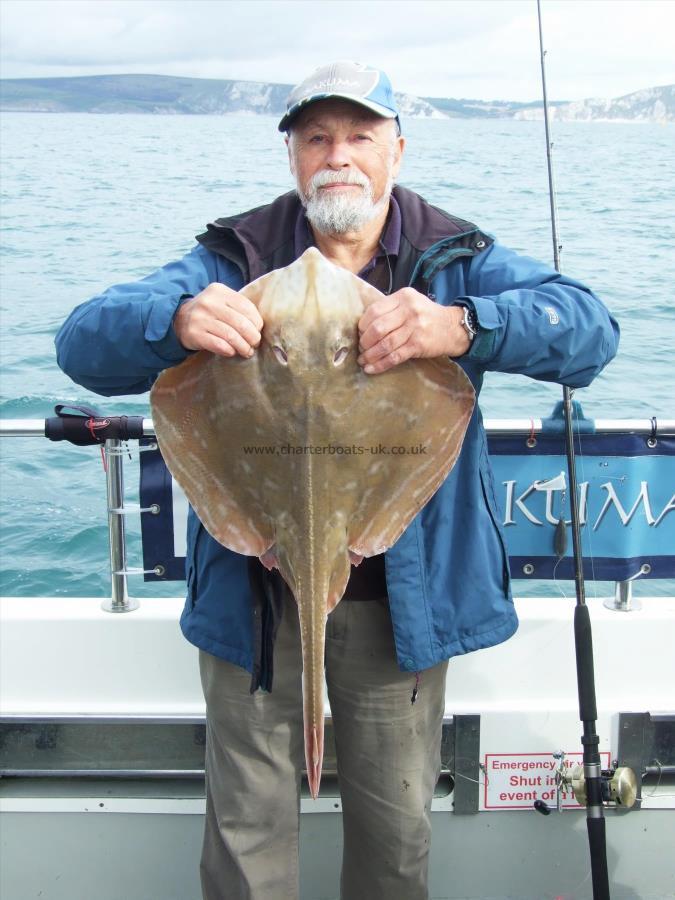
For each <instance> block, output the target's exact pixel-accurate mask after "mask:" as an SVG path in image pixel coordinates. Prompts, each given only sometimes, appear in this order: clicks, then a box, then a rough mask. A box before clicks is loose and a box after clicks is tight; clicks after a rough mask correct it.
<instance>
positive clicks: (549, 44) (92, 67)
mask: <svg viewBox="0 0 675 900" xmlns="http://www.w3.org/2000/svg"><path fill="white" fill-rule="evenodd" d="M542 14H543V25H544V39H545V46H546V49H547V57H546V59H547V62H546V71H547V83H548V91H549V97H550V99H559V100H580V99H585V98H589V97H619V96H623V95H624V94H628V93H631V92H632V91H636V90H640V89H642V88H647V87H653V86H656V85H663V84H672V83H673V82H675V52H674V50H673V34H675V0H542ZM336 59H355V60H358V61H360V62H364V63H369V64H370V65H375V66H378V67H380V68H383V69H384V70H385V71H386V72H387V73H388V75H389V76H390V78H391V80H392V82H393V83H394V88H395V89H396V90H398V91H404V92H406V93H411V94H416V95H418V96H428V97H458V98H459V97H462V98H472V99H479V100H517V101H531V100H538V99H539V97H540V91H541V88H540V80H539V79H540V69H539V66H540V62H539V45H538V33H537V10H536V0H0V76H2V77H3V78H27V77H31V78H33V77H47V76H64V75H70V76H72V75H97V74H107V73H138V72H142V73H151V74H160V75H181V76H192V77H198V78H234V79H244V80H252V81H272V82H281V83H285V84H294V83H297V82H299V81H301V80H302V79H303V78H305V77H306V76H307V75H308V74H309V73H310V72H311V71H312V70H313V69H314V68H316V67H317V66H319V65H322V64H324V63H326V62H332V61H333V60H336Z"/></svg>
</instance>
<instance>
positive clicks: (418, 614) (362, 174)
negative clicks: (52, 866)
mask: <svg viewBox="0 0 675 900" xmlns="http://www.w3.org/2000/svg"><path fill="white" fill-rule="evenodd" d="M279 128H280V130H281V131H285V132H286V133H287V137H286V143H287V145H288V155H289V160H290V167H291V172H292V173H293V175H294V176H295V180H296V186H297V191H294V192H292V193H290V194H286V195H284V196H282V197H279V198H278V199H277V200H275V201H274V202H273V203H271V204H269V205H267V206H263V207H259V208H258V209H255V210H252V211H249V212H246V213H243V214H240V215H235V216H231V217H229V218H225V219H218V220H217V221H216V222H215V223H213V224H212V225H210V226H209V227H208V230H207V231H206V232H205V233H204V234H201V235H200V236H199V237H198V238H197V240H198V242H199V243H198V245H197V246H196V247H195V248H194V249H193V250H192V251H191V252H190V253H188V254H187V255H186V256H185V257H184V258H183V259H182V260H180V261H178V262H174V263H170V264H169V265H167V266H164V267H163V268H162V269H159V270H158V271H157V272H155V273H154V274H152V275H149V276H148V277H147V278H145V279H144V280H142V281H140V282H138V283H135V284H126V285H120V286H117V287H113V288H111V289H110V290H108V291H106V292H105V293H104V294H102V295H101V296H99V297H95V298H94V299H93V300H91V301H89V302H88V303H86V304H83V305H82V306H80V307H78V308H77V309H76V310H75V311H74V312H73V313H72V314H71V316H70V318H69V319H68V321H67V322H66V323H65V324H64V326H63V328H62V329H61V331H60V333H59V335H58V336H57V347H58V352H59V363H60V365H61V366H62V368H63V369H64V371H66V372H67V373H68V374H69V375H70V376H71V377H72V378H73V379H74V380H75V381H77V382H79V383H80V384H83V385H85V386H86V387H88V388H90V389H92V390H94V391H98V392H99V393H102V394H108V395H110V394H125V393H132V392H140V391H144V390H147V389H148V388H149V387H150V385H151V384H152V382H153V380H154V379H155V377H156V376H157V374H158V373H159V372H160V371H161V370H162V369H164V368H166V367H168V366H172V365H175V364H176V363H179V362H181V361H182V360H183V359H185V358H186V357H187V356H188V354H189V353H190V352H192V351H195V350H199V349H203V350H208V351H211V352H213V353H220V354H223V355H224V356H233V355H235V354H238V355H240V356H244V357H246V356H251V355H252V354H253V353H255V351H256V347H257V346H258V344H259V342H260V339H261V331H262V330H263V327H264V322H263V320H262V319H261V317H260V315H259V313H258V311H257V309H256V307H255V306H254V305H253V304H252V303H251V302H250V301H249V300H248V299H247V298H246V297H244V296H243V295H241V294H239V293H237V291H238V290H239V289H240V288H241V287H242V286H243V285H244V284H246V283H247V282H248V281H250V280H252V279H254V278H257V277H258V276H259V275H262V274H264V273H265V272H268V271H270V270H272V269H275V268H278V267H280V266H284V265H287V264H289V263H291V262H292V261H293V260H294V259H296V258H297V257H298V256H300V255H301V254H302V253H303V252H304V250H305V249H306V248H307V247H308V246H310V245H312V244H314V245H316V246H317V247H318V248H319V250H320V251H321V252H322V253H323V254H324V256H326V257H327V258H328V259H330V260H331V261H332V262H334V263H336V264H337V265H339V266H343V267H344V268H346V269H349V270H350V271H351V272H354V273H356V274H358V275H359V276H360V277H362V278H364V279H366V280H367V281H368V282H370V283H371V284H372V285H374V286H375V287H377V288H378V289H379V290H380V291H382V292H383V294H385V295H386V296H384V297H383V299H382V300H380V301H378V302H377V303H375V304H373V305H372V306H370V307H369V309H368V310H367V312H366V313H365V314H364V315H363V317H362V319H361V321H360V322H359V332H360V350H361V353H360V356H359V363H360V364H361V365H362V366H363V367H364V371H365V372H366V373H368V374H372V376H373V377H377V375H378V373H381V372H384V371H385V370H387V369H389V368H391V367H392V366H395V365H398V364H399V363H401V362H402V361H404V360H406V359H409V358H411V357H422V356H426V357H436V356H441V355H447V356H449V357H452V358H453V359H455V360H457V362H458V363H459V364H460V365H461V366H462V367H463V368H464V370H465V372H466V373H467V375H468V376H469V378H470V379H471V380H472V382H473V384H474V386H475V388H476V390H477V391H478V390H479V389H480V385H481V382H482V378H483V374H484V372H485V371H486V370H500V371H504V372H518V373H524V374H527V375H530V376H532V377H534V378H539V379H542V380H547V381H559V382H563V383H565V384H568V385H571V386H584V385H587V384H588V383H589V382H590V381H591V380H592V379H593V377H594V376H595V375H596V374H597V373H598V372H599V371H600V370H601V369H602V367H603V366H604V365H605V364H606V363H607V362H608V361H609V360H610V359H611V358H612V356H613V355H614V353H615V352H616V346H617V336H618V329H617V327H616V324H615V323H614V321H613V320H612V319H611V318H610V316H609V314H608V313H607V311H606V309H605V308H604V306H603V305H602V303H601V302H600V301H599V300H598V299H597V298H596V297H595V296H594V295H593V294H592V293H591V292H590V291H589V290H588V289H587V288H586V287H584V286H583V285H581V284H579V283H578V282H575V281H572V280H571V279H569V278H564V277H562V276H560V275H558V274H557V273H556V272H555V271H553V270H551V269H550V268H548V267H546V266H543V265H541V264H539V263H537V262H535V261H533V260H531V259H528V258H524V257H520V256H517V255H516V254H515V253H512V252H511V251H509V250H506V249H505V248H504V247H502V246H500V245H499V244H497V243H496V242H495V241H494V240H493V239H492V238H491V237H490V236H489V235H487V234H485V233H483V232H481V231H480V230H479V229H478V228H477V227H476V226H475V225H472V224H470V223H469V222H465V221H462V220H461V219H457V218H455V217H453V216H450V215H448V214H447V213H445V212H443V211H441V210H439V209H436V208H435V207H433V206H430V205H429V204H427V203H426V202H425V201H424V200H423V199H422V198H421V197H419V196H418V195H417V194H414V193H413V192H411V191H409V190H405V189H403V188H400V187H393V183H394V179H395V178H396V176H397V174H398V171H399V168H400V165H401V158H402V155H403V150H404V138H403V137H401V135H400V124H399V119H398V112H397V108H396V102H395V99H394V95H393V93H392V90H391V86H390V84H389V81H388V79H387V77H386V76H385V75H384V73H382V72H379V71H377V70H375V69H372V68H368V67H365V66H360V65H357V64H355V63H349V62H341V63H337V64H334V65H329V66H325V67H323V68H321V69H319V70H317V71H316V72H315V73H314V74H313V75H311V76H310V77H309V78H308V79H307V80H306V81H304V82H302V83H301V84H300V85H299V86H298V87H297V88H295V90H294V91H293V92H292V94H291V95H290V97H289V100H288V108H287V112H286V115H285V116H284V117H283V119H282V120H281V123H280V125H279ZM449 164H450V163H449ZM187 582H188V588H187V590H188V596H187V602H186V606H185V611H184V613H183V616H182V618H181V626H182V629H183V632H184V634H185V636H186V637H187V639H188V640H190V641H191V642H192V643H193V644H195V645H196V646H197V647H199V648H200V667H201V675H202V684H203V687H204V693H205V697H206V705H207V724H208V727H207V749H206V768H207V780H206V785H207V814H206V830H205V838H204V848H203V856H202V869H201V874H202V889H203V895H204V897H205V898H207V900H220V898H228V900H235V898H241V900H244V898H249V900H291V898H293V897H297V894H298V828H299V815H298V814H299V791H300V770H301V765H302V747H303V726H302V702H301V671H300V646H299V634H298V619H297V615H296V613H295V610H294V609H293V600H292V598H291V597H290V596H289V592H288V590H287V589H285V587H284V585H283V583H280V582H279V580H277V578H275V577H274V576H270V575H268V574H267V573H265V572H264V570H263V569H262V567H261V566H260V564H259V563H258V561H257V560H248V561H247V560H246V559H245V558H244V557H241V556H238V555H237V554H235V553H232V552H230V551H228V550H226V549H225V548H223V547H221V546H220V545H219V544H217V543H216V542H215V541H214V540H213V539H212V538H211V537H210V535H209V534H208V533H207V532H206V531H205V530H204V528H203V526H202V525H201V523H200V522H199V521H198V520H197V519H196V517H195V515H194V514H191V516H190V520H189V524H188V559H187ZM516 627H517V620H516V615H515V612H514V608H513V603H512V600H511V594H510V588H509V572H508V559H507V554H506V548H505V545H504V541H503V536H502V533H501V530H500V525H499V513H498V511H497V507H496V503H495V496H494V488H493V483H492V476H491V474H490V469H489V463H488V460H487V451H486V443H485V436H484V432H483V429H482V425H481V418H480V413H479V412H478V411H476V412H475V413H474V416H473V418H472V420H471V423H470V425H469V428H468V431H467V435H466V439H465V442H464V446H463V449H462V453H461V455H460V458H459V460H458V463H457V465H456V467H455V469H454V470H453V472H452V473H451V474H450V476H449V477H448V478H447V479H446V481H445V482H444V484H443V485H442V486H441V488H440V489H439V491H438V492H437V494H436V495H435V496H434V497H433V498H432V500H431V501H430V502H429V504H427V506H426V507H425V509H424V510H422V512H421V513H420V514H419V515H418V516H417V517H416V519H415V520H414V521H413V522H412V523H411V525H410V526H409V528H408V529H407V530H406V532H405V533H404V534H403V535H402V537H401V538H400V539H399V541H398V542H397V543H396V544H395V546H394V547H392V548H391V549H390V550H389V551H387V553H385V554H384V555H382V556H376V557H373V558H372V559H369V560H365V561H364V562H363V563H362V564H361V566H360V567H358V568H355V569H353V570H352V577H351V579H350V581H349V585H348V587H347V592H346V595H345V598H344V600H343V601H342V602H341V603H340V604H339V605H338V606H337V608H336V609H335V611H334V612H333V613H332V614H331V615H330V617H329V621H328V629H327V637H326V680H327V685H328V692H329V699H330V705H331V711H332V718H333V726H334V733H335V739H336V745H337V754H338V775H339V783H340V791H341V795H342V807H343V825H344V855H343V867H342V880H341V896H342V898H343V900H378V898H381V900H385V898H386V900H422V898H425V897H427V869H428V855H429V846H430V836H431V835H430V817H429V809H430V805H431V799H432V796H433V791H434V785H435V783H436V780H437V777H438V773H439V769H440V734H441V721H442V716H443V709H444V686H445V674H446V669H447V665H448V662H447V661H448V659H449V658H450V657H452V656H456V655H458V654H461V653H467V652H470V651H473V650H478V649H480V648H482V647H489V646H492V645H494V644H496V643H499V642H500V641H503V640H506V639H507V638H508V637H510V636H511V635H512V634H513V632H514V631H515V629H516ZM272 661H273V662H274V682H273V683H272ZM257 688H263V689H264V690H256V689H257ZM411 699H415V702H414V703H411Z"/></svg>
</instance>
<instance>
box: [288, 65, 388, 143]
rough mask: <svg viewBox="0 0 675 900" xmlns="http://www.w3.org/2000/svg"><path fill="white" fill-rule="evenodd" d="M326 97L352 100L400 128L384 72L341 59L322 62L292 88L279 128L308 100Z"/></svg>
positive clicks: (312, 100) (289, 122)
mask: <svg viewBox="0 0 675 900" xmlns="http://www.w3.org/2000/svg"><path fill="white" fill-rule="evenodd" d="M328 97H340V98H342V99H343V100H351V102H352V103H358V104H359V106H365V107H366V109H370V110H372V111H373V112H374V113H377V115H378V116H384V117H385V118H387V119H395V120H396V124H397V125H398V128H399V131H400V129H401V123H400V121H399V118H398V108H397V106H396V100H395V99H394V91H393V89H392V86H391V82H390V81H389V79H388V78H387V76H386V75H385V73H384V72H382V71H381V70H380V69H373V68H372V67H371V66H364V65H362V64H361V63H356V62H352V61H351V60H348V59H343V60H339V61H338V62H335V63H330V64H329V65H327V66H321V67H320V68H318V69H316V71H314V72H312V74H311V75H310V76H309V78H305V80H304V81H302V82H300V84H298V85H297V86H296V87H294V88H293V90H292V91H291V93H290V94H289V96H288V99H287V100H286V115H285V116H284V117H283V119H282V120H281V122H279V131H288V128H289V126H290V124H291V122H292V121H293V119H294V118H295V117H296V116H297V115H298V113H299V112H301V111H302V110H303V109H304V108H305V107H306V106H308V105H309V104H310V103H315V102H316V101H317V100H326V99H327V98H328Z"/></svg>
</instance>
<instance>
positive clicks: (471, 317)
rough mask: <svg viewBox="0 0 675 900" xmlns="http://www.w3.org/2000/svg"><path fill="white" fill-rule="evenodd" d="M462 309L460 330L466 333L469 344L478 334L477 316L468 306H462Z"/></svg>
mask: <svg viewBox="0 0 675 900" xmlns="http://www.w3.org/2000/svg"><path fill="white" fill-rule="evenodd" d="M462 309H463V311H464V312H463V314H462V328H463V329H464V330H465V331H466V333H467V336H468V338H469V343H472V342H473V339H474V338H475V337H476V335H477V334H478V316H477V315H476V313H475V312H474V311H473V310H472V309H469V307H468V306H463V307H462Z"/></svg>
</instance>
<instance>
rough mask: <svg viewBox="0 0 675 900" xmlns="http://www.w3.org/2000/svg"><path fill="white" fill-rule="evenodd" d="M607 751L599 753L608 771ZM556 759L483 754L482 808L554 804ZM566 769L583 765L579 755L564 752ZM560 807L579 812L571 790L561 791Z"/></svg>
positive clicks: (529, 755)
mask: <svg viewBox="0 0 675 900" xmlns="http://www.w3.org/2000/svg"><path fill="white" fill-rule="evenodd" d="M609 756H610V755H609V752H604V753H601V754H600V758H601V761H602V765H603V766H604V767H605V768H609ZM558 762H559V761H558V760H557V759H554V758H553V756H552V755H551V754H550V753H486V754H485V773H484V774H485V809H532V805H533V803H534V801H535V800H543V801H544V802H545V803H549V804H551V805H554V804H555V802H556V790H555V773H556V769H557V768H558ZM565 762H566V763H567V766H568V768H572V767H573V766H575V765H576V764H577V763H579V764H581V763H582V762H583V754H582V753H566V754H565ZM562 805H563V806H564V807H566V808H568V809H574V808H577V809H579V808H580V807H579V804H578V803H577V801H576V800H575V799H574V794H573V793H572V789H571V788H569V789H568V790H567V791H563V794H562Z"/></svg>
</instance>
